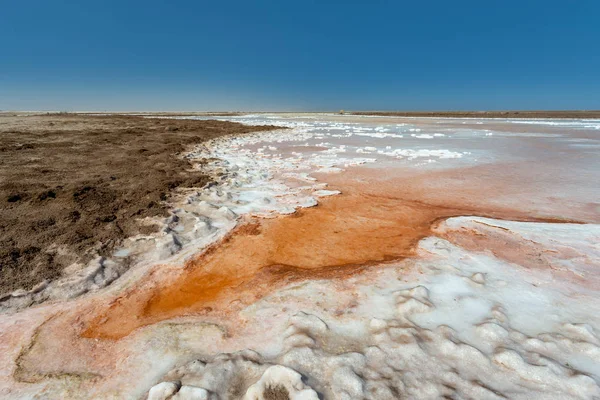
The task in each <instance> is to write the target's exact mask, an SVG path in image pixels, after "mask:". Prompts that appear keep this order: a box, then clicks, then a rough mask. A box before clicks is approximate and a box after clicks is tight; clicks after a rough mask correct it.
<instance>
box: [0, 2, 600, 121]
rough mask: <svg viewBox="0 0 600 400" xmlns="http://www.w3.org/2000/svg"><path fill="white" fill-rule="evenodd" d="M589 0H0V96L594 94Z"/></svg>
mask: <svg viewBox="0 0 600 400" xmlns="http://www.w3.org/2000/svg"><path fill="white" fill-rule="evenodd" d="M599 18H600V2H599V1H588V0H583V1H560V2H559V1H553V0H547V1H535V0H534V1H527V0H520V1H512V0H507V1H494V0H492V1H487V2H485V1H426V0H421V1H360V2H359V1H313V0H305V1H297V2H291V1H259V0H257V1H210V2H205V1H155V0H146V1H111V0H107V1H93V2H92V1H85V0H81V1H61V0H54V1H38V0H34V1H9V0H0V109H5V110H6V109H21V110H24V109H25V110H27V109H28V110H34V109H36V110H39V109H43V110H306V111H308V110H338V109H353V110H357V109H380V110H460V109H463V110H466V109H470V110H483V109H600V19H599Z"/></svg>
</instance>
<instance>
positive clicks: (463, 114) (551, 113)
mask: <svg viewBox="0 0 600 400" xmlns="http://www.w3.org/2000/svg"><path fill="white" fill-rule="evenodd" d="M322 113H324V114H343V115H359V116H380V117H408V118H511V119H520V118H522V119H536V118H555V119H589V118H594V119H600V110H546V111H544V110H539V111H518V110H513V111H350V110H348V111H343V112H342V111H221V112H219V111H187V112H186V111H97V112H95V111H68V112H56V111H0V115H4V116H7V115H10V116H21V115H44V114H60V115H65V114H79V115H138V116H157V117H185V116H197V117H234V116H240V115H246V114H322Z"/></svg>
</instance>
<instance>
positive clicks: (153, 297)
mask: <svg viewBox="0 0 600 400" xmlns="http://www.w3.org/2000/svg"><path fill="white" fill-rule="evenodd" d="M356 171H359V173H358V174H357V175H355V176H352V174H346V178H343V177H340V179H338V181H337V182H335V184H336V187H337V188H339V189H342V191H343V192H344V194H342V195H339V196H333V197H329V198H325V199H322V201H321V203H320V204H319V205H318V206H317V207H314V208H309V209H303V210H300V211H298V212H297V213H296V214H294V215H292V216H281V217H278V218H273V219H257V220H253V221H252V222H250V223H247V224H245V225H242V226H240V227H238V228H237V229H236V230H235V231H234V232H232V233H231V234H230V235H229V236H228V237H226V238H225V239H224V240H223V241H222V242H220V243H217V244H215V245H214V246H212V247H211V248H209V249H208V250H206V251H204V252H203V253H202V254H200V255H199V256H198V257H196V258H195V259H192V260H190V261H188V262H187V264H186V265H185V267H184V268H179V269H176V268H164V267H160V268H157V269H155V270H154V271H153V273H152V274H150V275H149V277H147V278H145V282H142V283H143V284H142V285H137V286H136V287H133V288H130V289H128V290H127V291H126V292H125V293H124V294H122V295H120V296H119V297H117V298H116V299H115V300H114V301H113V302H112V303H111V304H110V306H109V307H108V308H107V309H105V310H103V311H102V312H101V313H100V315H97V314H95V316H94V317H93V318H92V319H91V320H89V321H88V322H87V324H86V327H85V329H84V331H83V333H82V336H84V337H89V338H105V339H120V338H122V337H125V336H127V335H129V334H130V333H131V332H132V331H134V330H135V329H137V328H139V327H142V326H146V325H150V324H154V323H157V322H160V321H164V320H167V319H171V318H176V317H181V316H188V315H208V314H211V315H215V316H223V315H224V314H226V313H228V312H231V311H233V310H236V309H239V308H240V307H241V306H243V305H247V304H251V303H252V302H254V301H256V300H258V299H260V298H262V297H264V296H265V295H267V294H269V293H270V292H272V291H274V290H276V289H277V288H279V287H281V286H282V285H285V284H287V283H290V282H293V281H297V280H302V279H328V278H343V277H347V276H351V275H353V274H355V273H357V272H360V271H361V270H363V269H364V268H366V267H368V266H372V265H374V264H378V263H382V262H386V261H390V260H398V259H402V258H405V257H410V256H413V255H414V254H415V249H416V247H417V244H418V242H419V240H421V239H422V238H424V237H426V236H429V235H430V234H431V230H432V226H433V225H435V222H436V221H438V220H440V219H443V218H448V217H453V216H461V215H479V216H486V217H492V218H505V219H514V220H529V221H548V222H549V221H551V220H552V219H551V218H548V217H547V216H542V217H543V218H535V217H532V215H533V214H535V213H532V212H531V211H529V212H527V211H525V212H523V211H518V210H515V209H514V208H510V207H498V205H497V204H493V203H491V202H490V201H489V200H488V199H492V198H493V196H491V195H492V194H493V193H492V192H491V191H485V190H482V187H479V188H478V191H477V192H475V191H469V190H462V191H454V192H453V191H452V190H451V185H452V184H456V183H457V182H458V181H459V180H460V181H462V180H463V179H464V177H463V176H462V175H463V174H464V173H465V170H462V171H461V170H455V171H453V173H450V172H448V173H440V174H435V173H431V174H430V175H429V177H430V178H431V180H429V181H428V182H423V181H422V180H420V179H419V178H418V177H416V178H415V177H412V178H397V179H396V178H394V179H389V180H385V179H380V180H379V181H378V182H376V183H373V182H370V183H369V184H367V180H370V178H371V176H370V175H369V174H370V172H365V170H356ZM467 172H470V171H468V170H467ZM436 175H437V176H436ZM348 176H350V177H352V178H351V179H347V177H348ZM330 178H331V179H332V180H334V181H335V180H336V179H333V177H331V176H330ZM448 182H450V183H448ZM431 185H434V187H435V189H433V188H431V187H430V186H431ZM446 185H449V186H446ZM484 186H485V185H484ZM507 187H508V186H506V184H504V186H502V190H507ZM434 194H435V196H434ZM544 217H545V218H544ZM554 222H556V221H554ZM563 222H565V221H563ZM165 271H167V272H165Z"/></svg>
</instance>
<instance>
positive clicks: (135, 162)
mask: <svg viewBox="0 0 600 400" xmlns="http://www.w3.org/2000/svg"><path fill="white" fill-rule="evenodd" d="M267 129H274V127H264V126H262V127H250V126H244V125H240V124H236V123H230V122H222V121H195V120H176V119H155V118H152V119H149V118H142V117H134V116H122V115H121V116H117V115H115V116H85V115H70V114H66V115H63V114H61V115H42V116H9V115H0V294H1V293H6V292H10V291H13V290H15V289H18V288H24V289H29V288H31V287H33V286H35V285H36V284H37V283H39V282H41V281H43V280H53V279H56V278H58V277H59V276H60V275H61V272H62V270H63V269H64V268H65V267H67V266H69V265H70V264H72V263H73V262H82V263H85V262H87V261H89V260H90V258H91V257H93V255H94V254H95V253H96V252H99V253H100V254H101V255H108V254H110V253H111V251H112V250H113V249H114V248H115V246H117V245H118V244H119V243H120V242H121V241H122V240H123V239H124V238H126V237H128V236H131V235H135V234H138V233H140V232H143V230H148V229H149V228H148V227H143V226H141V225H140V224H139V222H138V220H139V219H141V218H144V217H153V216H160V215H166V213H167V208H168V205H167V203H166V200H167V199H168V196H169V192H170V191H172V190H173V189H175V188H177V187H199V186H203V185H205V184H206V183H208V182H209V181H210V177H209V176H207V175H205V174H203V173H202V172H200V171H197V170H196V171H194V170H191V165H190V163H189V162H188V161H187V160H185V159H184V158H182V157H180V156H179V155H180V154H181V153H182V152H183V151H184V150H185V149H186V147H187V146H189V145H192V144H194V143H199V142H202V141H205V140H208V139H212V138H216V137H219V136H222V135H226V134H243V133H249V132H255V131H260V130H267ZM150 230H151V228H150Z"/></svg>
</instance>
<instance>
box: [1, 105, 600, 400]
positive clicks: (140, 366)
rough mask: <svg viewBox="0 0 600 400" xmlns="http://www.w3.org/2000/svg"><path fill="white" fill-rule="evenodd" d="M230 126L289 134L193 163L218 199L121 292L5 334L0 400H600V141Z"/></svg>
mask: <svg viewBox="0 0 600 400" xmlns="http://www.w3.org/2000/svg"><path fill="white" fill-rule="evenodd" d="M190 118H197V117H190ZM225 119H228V120H232V121H238V122H242V123H247V124H256V125H263V124H275V125H280V126H282V127H286V128H288V129H285V130H281V131H274V132H267V133H258V134H252V135H247V136H242V137H231V138H225V139H219V140H216V141H214V142H211V143H208V144H205V145H202V146H199V147H198V148H196V149H194V150H193V151H192V152H190V153H189V154H188V155H187V157H188V158H190V159H191V160H192V161H198V162H199V163H200V162H203V163H204V161H207V163H206V164H204V166H203V167H204V168H209V169H211V170H212V172H213V173H214V174H215V175H216V176H218V182H217V184H216V185H213V186H210V187H207V188H203V189H194V190H189V191H185V192H182V193H181V194H180V196H179V200H178V203H177V204H176V206H175V208H174V214H173V217H172V218H171V219H170V220H169V221H168V229H167V228H166V230H165V231H164V236H163V237H162V238H161V239H160V240H155V239H152V240H150V239H147V238H133V239H132V240H131V241H130V242H129V243H128V247H126V248H124V249H121V250H120V251H121V252H126V253H127V254H140V255H143V256H144V258H143V259H144V260H146V262H145V263H140V266H139V267H138V268H136V269H134V270H133V271H132V272H131V273H130V274H128V275H125V276H124V277H122V278H121V279H120V280H119V281H118V282H117V284H115V285H112V286H111V287H109V288H108V289H105V290H101V291H99V292H97V293H95V294H91V295H88V296H86V297H83V298H79V299H77V300H72V301H70V302H63V303H57V304H53V305H42V306H39V307H36V308H30V309H27V310H25V311H21V312H19V313H15V314H12V315H8V314H5V315H2V316H0V327H1V330H0V334H1V335H2V341H1V342H0V343H1V344H0V346H2V350H3V355H2V356H1V357H2V361H3V365H4V367H3V373H2V376H1V377H0V388H1V389H0V390H2V391H3V392H1V393H3V394H4V395H6V396H9V397H13V398H19V397H22V398H28V397H31V396H34V395H38V396H41V397H45V398H65V397H73V398H77V397H82V398H90V397H93V398H140V397H146V396H149V397H150V398H154V399H163V398H170V396H173V395H174V396H175V397H173V398H221V399H230V398H231V399H236V398H247V399H260V398H269V395H273V393H274V392H277V391H278V393H287V396H288V397H289V398H291V399H316V398H319V396H320V397H322V398H327V399H329V398H331V399H362V398H368V399H397V398H414V399H430V398H431V399H433V398H442V397H446V398H477V399H484V398H490V399H496V398H511V399H513V398H514V399H519V398H528V399H531V398H539V399H552V398H556V399H565V398H574V399H592V398H596V397H599V396H600V333H599V332H600V317H598V315H600V301H599V300H600V292H599V290H600V286H599V283H600V274H599V272H598V268H599V266H600V225H598V224H599V223H600V203H599V202H598V199H600V170H599V169H600V164H599V163H597V158H598V155H599V146H600V133H599V128H600V121H595V120H587V121H557V120H527V121H523V120H519V121H516V120H477V119H435V118H431V119H425V118H421V119H418V118H389V117H356V116H338V115H325V114H314V115H313V114H311V115H308V114H297V115H292V114H289V115H286V114H277V115H267V114H258V115H246V116H239V117H227V118H225ZM207 246H208V247H207ZM120 254H124V253H120ZM140 257H141V256H140ZM150 261H152V262H150ZM65 349H69V351H68V352H66V351H65Z"/></svg>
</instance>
